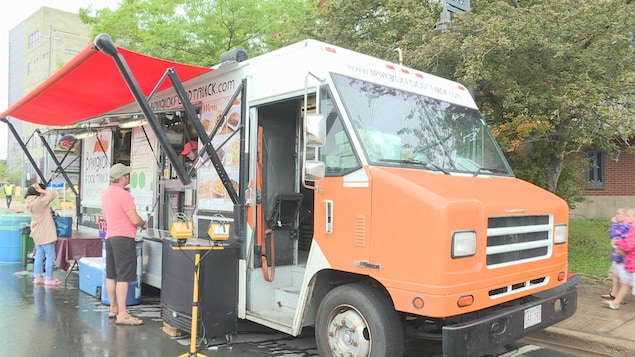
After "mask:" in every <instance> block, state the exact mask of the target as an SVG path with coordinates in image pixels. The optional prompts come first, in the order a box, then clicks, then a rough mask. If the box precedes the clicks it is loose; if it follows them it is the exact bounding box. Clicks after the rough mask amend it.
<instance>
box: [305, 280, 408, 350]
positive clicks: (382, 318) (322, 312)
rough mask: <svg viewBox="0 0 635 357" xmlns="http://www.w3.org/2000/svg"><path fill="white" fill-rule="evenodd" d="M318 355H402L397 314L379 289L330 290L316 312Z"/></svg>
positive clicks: (358, 286)
mask: <svg viewBox="0 0 635 357" xmlns="http://www.w3.org/2000/svg"><path fill="white" fill-rule="evenodd" d="M315 340H316V344H317V348H318V352H319V353H320V356H337V357H342V356H345V357H398V356H402V355H403V353H404V334H403V327H402V325H401V321H400V319H399V315H398V314H397V312H396V311H395V309H394V308H393V305H392V302H391V301H390V299H389V298H388V297H387V296H386V295H385V294H384V293H383V292H382V291H380V290H378V289H374V288H372V287H370V286H367V285H363V284H347V285H341V286H338V287H336V288H335V289H333V290H331V291H329V292H328V293H327V294H326V296H325V297H324V299H323V300H322V302H321V303H320V306H319V307H318V311H317V319H316V323H315Z"/></svg>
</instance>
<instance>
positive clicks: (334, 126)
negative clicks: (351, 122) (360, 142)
mask: <svg viewBox="0 0 635 357" xmlns="http://www.w3.org/2000/svg"><path fill="white" fill-rule="evenodd" d="M320 161H322V162H324V163H325V166H326V172H325V173H326V175H327V176H341V175H344V174H347V173H349V172H351V171H354V170H355V169H357V168H359V167H360V166H361V165H360V162H359V160H358V159H357V156H355V152H354V151H353V146H352V145H351V142H350V140H349V138H348V135H347V134H346V131H345V130H344V127H343V126H342V121H341V119H340V116H339V115H338V114H337V112H336V111H332V112H331V113H329V115H328V116H327V119H326V143H325V144H324V146H323V147H322V148H320Z"/></svg>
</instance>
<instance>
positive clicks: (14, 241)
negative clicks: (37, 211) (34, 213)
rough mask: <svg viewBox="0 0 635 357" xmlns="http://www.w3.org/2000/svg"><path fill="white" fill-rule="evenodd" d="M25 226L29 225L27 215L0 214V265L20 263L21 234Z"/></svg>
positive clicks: (29, 221) (29, 216)
mask: <svg viewBox="0 0 635 357" xmlns="http://www.w3.org/2000/svg"><path fill="white" fill-rule="evenodd" d="M25 224H31V215H30V214H28V213H3V214H0V263H21V262H22V259H23V258H22V248H23V247H22V245H23V240H22V232H21V231H20V229H21V228H22V227H23V226H24V225H25Z"/></svg>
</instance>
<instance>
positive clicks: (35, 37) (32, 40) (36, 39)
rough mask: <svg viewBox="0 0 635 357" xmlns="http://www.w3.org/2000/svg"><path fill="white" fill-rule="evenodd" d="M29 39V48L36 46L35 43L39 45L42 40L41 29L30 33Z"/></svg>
mask: <svg viewBox="0 0 635 357" xmlns="http://www.w3.org/2000/svg"><path fill="white" fill-rule="evenodd" d="M28 41H29V43H28V48H33V47H35V45H37V44H38V42H40V31H35V32H34V33H32V34H31V35H29V40H28Z"/></svg>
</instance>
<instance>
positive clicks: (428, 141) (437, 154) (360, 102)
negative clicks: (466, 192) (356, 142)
mask: <svg viewBox="0 0 635 357" xmlns="http://www.w3.org/2000/svg"><path fill="white" fill-rule="evenodd" d="M332 77H333V82H334V83H335V87H336V89H337V91H338V93H339V95H340V97H341V99H342V102H343V103H344V108H345V110H346V113H347V114H348V117H349V118H350V120H351V123H352V125H353V127H354V128H355V131H356V134H357V135H358V136H359V139H360V141H361V143H362V145H363V149H364V152H365V154H366V157H367V159H368V162H369V164H371V165H382V166H401V167H406V166H407V167H409V168H421V169H425V170H435V171H443V172H446V173H449V172H468V173H472V174H474V175H479V174H488V175H503V176H513V173H512V171H511V169H510V167H509V164H508V163H507V160H506V159H505V157H504V156H503V154H502V152H501V150H500V148H499V146H498V144H497V143H496V141H495V140H494V137H493V136H492V135H491V133H490V131H489V130H488V128H487V125H486V123H485V121H484V120H483V118H482V117H481V114H480V113H479V111H478V110H476V109H472V108H467V107H464V106H460V105H457V104H453V103H449V102H446V101H443V100H439V99H436V98H431V97H426V96H424V95H421V94H416V93H411V92H406V91H403V90H400V89H396V88H391V87H386V86H382V85H378V84H375V83H371V82H367V81H362V80H359V79H356V78H352V77H347V76H343V75H339V74H332Z"/></svg>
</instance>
